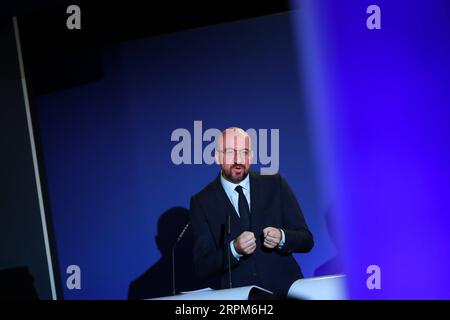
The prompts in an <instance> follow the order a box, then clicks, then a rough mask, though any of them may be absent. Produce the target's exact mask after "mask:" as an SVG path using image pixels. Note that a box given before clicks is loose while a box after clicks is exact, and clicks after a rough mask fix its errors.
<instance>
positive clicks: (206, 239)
mask: <svg viewBox="0 0 450 320" xmlns="http://www.w3.org/2000/svg"><path fill="white" fill-rule="evenodd" d="M190 219H191V226H192V231H193V236H194V252H193V256H194V264H195V270H196V274H197V276H199V277H209V276H217V275H221V274H223V273H225V272H227V270H228V250H229V243H227V242H226V241H222V240H224V239H223V238H224V237H223V234H219V235H217V236H218V238H219V239H222V240H220V241H219V244H217V242H216V241H215V239H214V237H213V234H212V231H211V228H210V226H209V224H208V222H207V219H206V215H205V213H204V210H203V209H202V208H201V206H200V205H199V203H198V200H197V198H196V197H195V196H194V197H192V198H191V204H190ZM222 229H223V230H221V232H222V233H223V232H224V228H222ZM230 254H231V253H230ZM230 260H231V267H234V266H235V265H237V264H239V261H238V260H236V258H235V257H234V256H233V255H232V254H231V257H230Z"/></svg>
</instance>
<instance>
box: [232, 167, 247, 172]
mask: <svg viewBox="0 0 450 320" xmlns="http://www.w3.org/2000/svg"><path fill="white" fill-rule="evenodd" d="M231 169H232V170H233V172H234V173H241V172H242V171H243V170H244V167H243V166H240V165H237V166H233V167H232V168H231Z"/></svg>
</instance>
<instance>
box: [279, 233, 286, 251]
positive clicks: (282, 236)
mask: <svg viewBox="0 0 450 320" xmlns="http://www.w3.org/2000/svg"><path fill="white" fill-rule="evenodd" d="M280 231H281V240H280V243H279V244H278V249H281V248H283V246H284V242H285V240H286V239H285V237H284V231H283V229H280Z"/></svg>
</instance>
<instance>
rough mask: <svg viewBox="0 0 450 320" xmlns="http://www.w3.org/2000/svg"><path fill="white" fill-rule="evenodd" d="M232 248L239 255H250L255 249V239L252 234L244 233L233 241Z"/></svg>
mask: <svg viewBox="0 0 450 320" xmlns="http://www.w3.org/2000/svg"><path fill="white" fill-rule="evenodd" d="M233 245H234V248H235V249H236V252H237V253H239V254H252V253H253V252H255V249H256V238H255V235H254V234H253V232H250V231H244V232H242V233H241V234H240V236H239V237H237V238H236V239H234V241H233Z"/></svg>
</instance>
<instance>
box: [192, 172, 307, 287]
mask: <svg viewBox="0 0 450 320" xmlns="http://www.w3.org/2000/svg"><path fill="white" fill-rule="evenodd" d="M250 197H251V205H250V206H251V214H250V216H251V230H245V229H244V227H243V226H242V225H241V223H240V219H239V216H238V215H237V213H236V211H235V209H234V207H233V205H232V204H231V202H230V200H229V198H228V196H227V194H226V193H225V190H224V189H223V187H222V184H221V182H220V175H218V176H217V178H216V179H215V180H214V181H212V182H211V183H210V184H209V185H207V186H206V187H205V188H204V189H203V190H201V191H200V192H199V193H197V194H196V195H194V196H193V197H192V198H191V208H190V217H191V225H192V230H193V234H194V252H193V255H194V263H195V267H196V273H197V275H198V276H201V277H210V276H219V277H220V280H221V281H220V282H221V287H222V288H226V287H228V273H227V272H228V256H227V252H228V250H229V241H231V240H233V239H235V238H236V237H238V236H239V235H240V234H241V233H242V232H244V231H252V232H253V233H254V234H255V237H256V245H257V246H256V250H255V252H254V253H253V254H252V255H249V256H244V257H242V258H240V259H239V261H238V260H236V259H235V258H234V257H233V255H231V266H232V282H233V287H240V286H247V285H258V286H261V287H263V288H266V289H269V290H274V291H277V292H279V291H284V292H286V290H287V289H288V288H289V287H290V285H291V284H292V283H293V282H294V281H295V280H297V279H300V278H303V274H302V271H301V269H300V267H299V265H298V264H297V262H296V260H295V259H294V257H293V256H292V253H295V252H309V251H310V250H311V249H312V247H313V246H314V242H313V236H312V234H311V232H310V231H309V229H308V227H307V225H306V222H305V219H304V217H303V214H302V211H301V209H300V206H299V204H298V202H297V200H296V198H295V195H294V194H293V192H292V191H291V189H290V188H289V186H288V185H287V183H286V181H285V180H284V179H283V178H282V177H281V176H280V175H279V174H276V175H259V174H257V173H254V172H251V173H250ZM228 215H229V216H230V217H231V236H230V237H229V238H228V237H227V235H226V233H225V227H224V226H225V222H226V219H227V216H228ZM266 227H278V228H281V229H283V230H284V233H285V244H284V246H283V248H282V249H281V250H280V249H275V250H274V249H267V248H265V247H264V246H263V244H262V237H261V235H262V231H263V229H264V228H266Z"/></svg>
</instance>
